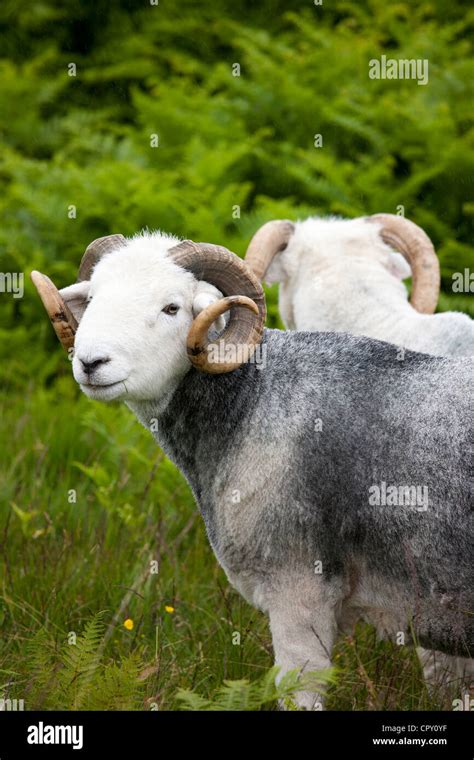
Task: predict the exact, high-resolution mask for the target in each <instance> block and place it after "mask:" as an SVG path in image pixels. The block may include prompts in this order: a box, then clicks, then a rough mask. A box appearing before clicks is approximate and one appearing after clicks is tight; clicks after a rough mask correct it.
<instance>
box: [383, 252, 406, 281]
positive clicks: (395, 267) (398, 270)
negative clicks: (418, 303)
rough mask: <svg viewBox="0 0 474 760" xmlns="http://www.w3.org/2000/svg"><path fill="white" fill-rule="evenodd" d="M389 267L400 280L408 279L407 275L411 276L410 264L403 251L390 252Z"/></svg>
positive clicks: (391, 272)
mask: <svg viewBox="0 0 474 760" xmlns="http://www.w3.org/2000/svg"><path fill="white" fill-rule="evenodd" d="M387 269H388V271H389V272H390V274H393V276H394V277H397V278H398V279H399V280H406V278H407V277H411V267H410V264H409V263H408V261H407V260H406V259H405V258H404V256H402V254H401V253H395V252H391V253H389V254H388V263H387Z"/></svg>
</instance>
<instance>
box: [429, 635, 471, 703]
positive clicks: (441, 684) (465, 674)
mask: <svg viewBox="0 0 474 760" xmlns="http://www.w3.org/2000/svg"><path fill="white" fill-rule="evenodd" d="M416 651H417V654H418V657H419V659H420V663H421V665H422V667H423V675H424V678H425V683H426V685H427V687H428V689H429V690H430V691H431V692H435V691H438V690H440V689H442V690H449V691H452V692H453V693H455V692H456V696H458V692H462V694H461V696H462V695H463V694H464V693H465V692H466V693H469V691H470V690H471V689H473V688H474V660H471V659H468V658H466V657H452V656H450V655H447V654H443V652H436V651H434V650H431V649H423V648H422V647H417V650H416Z"/></svg>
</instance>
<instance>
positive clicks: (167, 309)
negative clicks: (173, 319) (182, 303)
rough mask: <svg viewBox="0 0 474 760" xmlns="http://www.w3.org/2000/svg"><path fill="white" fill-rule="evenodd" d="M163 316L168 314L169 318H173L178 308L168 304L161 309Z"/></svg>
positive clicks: (173, 304)
mask: <svg viewBox="0 0 474 760" xmlns="http://www.w3.org/2000/svg"><path fill="white" fill-rule="evenodd" d="M163 311H164V312H165V314H170V315H171V316H174V315H175V314H177V313H178V311H179V306H177V305H176V304H175V303H169V304H168V306H165V308H164V309H163Z"/></svg>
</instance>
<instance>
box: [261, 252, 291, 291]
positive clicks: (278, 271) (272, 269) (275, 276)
mask: <svg viewBox="0 0 474 760" xmlns="http://www.w3.org/2000/svg"><path fill="white" fill-rule="evenodd" d="M281 254H282V251H280V252H279V253H276V254H275V256H274V257H273V259H272V261H271V264H270V266H269V267H268V269H267V271H266V272H265V275H264V278H263V279H264V280H265V282H266V283H267V285H273V284H274V283H275V282H281V281H282V280H284V279H285V278H286V273H285V270H284V268H283V261H282V257H281Z"/></svg>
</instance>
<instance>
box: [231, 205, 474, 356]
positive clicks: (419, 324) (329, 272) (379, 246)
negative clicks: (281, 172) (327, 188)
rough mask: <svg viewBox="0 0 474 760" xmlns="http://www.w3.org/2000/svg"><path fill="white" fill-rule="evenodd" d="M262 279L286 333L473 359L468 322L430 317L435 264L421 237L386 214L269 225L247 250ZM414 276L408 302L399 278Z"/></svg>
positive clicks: (450, 315)
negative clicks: (334, 335) (272, 291)
mask: <svg viewBox="0 0 474 760" xmlns="http://www.w3.org/2000/svg"><path fill="white" fill-rule="evenodd" d="M246 262H247V263H248V265H249V266H250V267H251V269H252V270H253V272H254V273H255V274H256V275H257V277H259V278H260V279H263V278H264V279H265V280H266V281H267V282H269V283H273V282H279V283H280V313H281V316H282V319H283V321H284V323H285V325H286V326H287V327H288V328H289V329H291V330H327V331H330V332H333V331H335V332H349V333H352V334H353V335H367V336H368V337H371V338H377V339H378V340H386V341H389V342H390V343H395V344H397V345H399V346H403V347H405V348H409V349H411V350H412V351H421V352H424V353H428V354H434V355H440V356H445V355H452V356H466V355H467V356H471V355H473V354H474V321H473V320H472V319H470V318H469V317H468V316H467V315H466V314H461V313H460V312H445V313H442V314H433V312H434V310H435V308H436V305H437V301H438V295H439V282H440V274H439V263H438V258H437V256H436V253H435V251H434V248H433V245H432V243H431V241H430V239H429V238H428V236H427V235H426V234H425V232H424V231H423V230H422V229H421V228H420V227H418V226H417V225H416V224H414V223H413V222H411V221H409V220H408V219H404V218H403V217H399V216H394V215H392V214H375V215H374V216H368V217H362V218H359V219H323V218H318V217H310V218H309V219H306V220H304V221H302V222H296V223H293V222H289V221H285V220H275V221H272V222H267V224H264V225H263V227H261V228H260V229H259V230H257V232H256V233H255V235H254V236H253V238H252V240H251V241H250V244H249V246H248V249H247V254H246ZM410 275H412V276H413V289H412V294H411V300H410V301H409V300H408V297H407V290H406V288H405V286H404V284H403V279H405V278H407V277H409V276H410Z"/></svg>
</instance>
